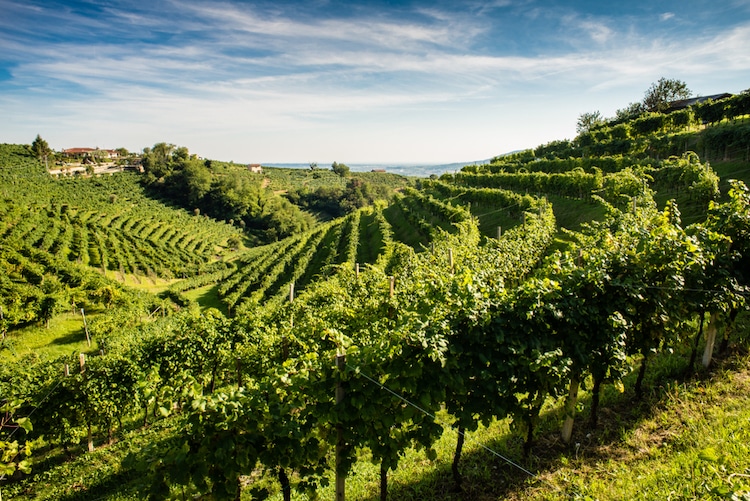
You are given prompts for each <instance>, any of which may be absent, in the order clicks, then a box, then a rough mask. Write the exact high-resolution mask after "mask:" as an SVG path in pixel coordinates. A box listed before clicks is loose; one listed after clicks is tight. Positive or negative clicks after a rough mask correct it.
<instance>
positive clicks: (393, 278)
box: [388, 275, 396, 297]
mask: <svg viewBox="0 0 750 501" xmlns="http://www.w3.org/2000/svg"><path fill="white" fill-rule="evenodd" d="M388 278H389V281H390V283H391V285H390V291H389V294H390V297H393V294H394V292H395V290H396V277H394V276H393V275H391V276H390V277H388Z"/></svg>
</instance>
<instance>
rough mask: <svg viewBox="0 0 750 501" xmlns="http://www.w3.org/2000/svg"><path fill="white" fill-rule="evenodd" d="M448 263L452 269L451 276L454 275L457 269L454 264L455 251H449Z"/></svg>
mask: <svg viewBox="0 0 750 501" xmlns="http://www.w3.org/2000/svg"><path fill="white" fill-rule="evenodd" d="M448 263H449V264H450V267H451V275H453V272H454V271H456V268H455V266H454V264H453V249H448Z"/></svg>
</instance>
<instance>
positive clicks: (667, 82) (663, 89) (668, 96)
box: [643, 77, 693, 112]
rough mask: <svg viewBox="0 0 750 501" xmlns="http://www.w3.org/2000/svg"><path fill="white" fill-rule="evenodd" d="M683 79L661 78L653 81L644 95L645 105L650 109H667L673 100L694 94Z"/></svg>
mask: <svg viewBox="0 0 750 501" xmlns="http://www.w3.org/2000/svg"><path fill="white" fill-rule="evenodd" d="M692 94H693V93H692V91H691V90H690V89H688V87H687V84H686V83H685V82H683V81H682V80H676V79H668V78H664V77H662V78H660V79H659V81H658V82H655V83H652V84H651V87H649V88H648V90H647V91H646V94H645V95H644V97H643V106H644V107H645V108H646V110H648V111H661V112H663V111H665V110H666V109H667V107H668V106H669V103H670V102H671V101H676V100H678V99H687V98H689V97H690V96H691V95H692Z"/></svg>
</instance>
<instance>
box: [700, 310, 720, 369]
mask: <svg viewBox="0 0 750 501" xmlns="http://www.w3.org/2000/svg"><path fill="white" fill-rule="evenodd" d="M718 320H719V314H718V313H711V316H710V318H709V320H708V328H707V329H706V348H705V350H704V351H703V367H708V366H709V365H711V358H713V355H714V343H716V323H717V322H718Z"/></svg>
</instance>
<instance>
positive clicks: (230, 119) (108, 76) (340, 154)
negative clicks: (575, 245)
mask: <svg viewBox="0 0 750 501" xmlns="http://www.w3.org/2000/svg"><path fill="white" fill-rule="evenodd" d="M661 77H665V78H670V79H679V80H682V81H684V82H685V83H686V84H687V86H688V87H689V88H690V89H691V91H692V92H693V95H696V96H698V95H704V96H705V95H711V94H718V93H722V92H731V93H738V92H741V91H743V90H745V89H748V88H750V0H718V1H716V0H714V1H711V2H709V1H702V0H665V1H655V0H629V1H624V2H605V1H600V0H578V1H564V0H558V1H552V0H488V1H463V2H462V1H441V0H437V1H434V0H433V1H427V0H414V1H400V0H374V1H368V2H359V1H338V0H332V1H327V0H305V1H288V0H273V1H244V0H224V1H197V0H147V1H144V0H133V1H119V0H112V1H101V0H79V1H66V2H63V1H57V0H0V143H21V144H30V143H31V142H32V141H33V140H34V138H35V137H36V135H37V134H39V135H41V136H42V138H44V139H45V140H47V142H48V143H49V145H50V146H51V147H52V148H53V149H56V150H62V149H64V148H72V147H100V148H119V147H124V148H127V149H128V150H130V151H141V150H142V149H143V148H144V147H147V146H152V145H153V144H155V143H158V142H162V141H163V142H167V143H172V144H175V145H178V146H186V147H188V149H189V150H190V152H191V153H195V154H197V155H199V156H202V157H205V158H211V159H216V160H224V161H235V162H246V163H281V162H300V163H310V162H316V163H318V164H319V165H320V166H322V165H326V164H330V163H331V162H333V161H338V162H341V163H352V164H354V163H420V164H430V163H431V164H437V163H453V162H467V163H468V162H474V161H480V160H484V159H488V158H491V157H493V156H496V155H500V154H503V153H507V152H510V151H515V150H519V149H525V148H533V147H535V146H538V145H540V144H544V143H547V142H550V141H554V140H560V139H572V138H574V137H575V135H576V133H575V126H576V120H577V118H578V116H579V115H580V114H582V113H584V112H591V111H600V112H601V113H602V115H604V116H605V117H610V116H614V114H615V112H616V110H617V109H620V108H624V107H626V106H627V105H628V104H629V103H632V102H637V101H640V100H642V99H643V95H644V92H645V91H646V90H647V89H648V87H649V86H650V85H651V84H652V83H653V82H656V81H657V80H658V79H659V78H661Z"/></svg>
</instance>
